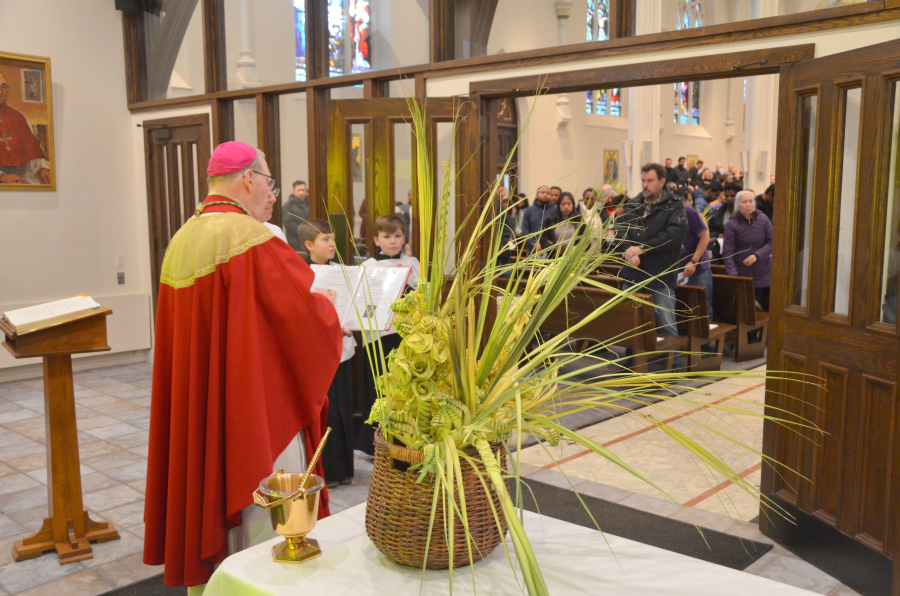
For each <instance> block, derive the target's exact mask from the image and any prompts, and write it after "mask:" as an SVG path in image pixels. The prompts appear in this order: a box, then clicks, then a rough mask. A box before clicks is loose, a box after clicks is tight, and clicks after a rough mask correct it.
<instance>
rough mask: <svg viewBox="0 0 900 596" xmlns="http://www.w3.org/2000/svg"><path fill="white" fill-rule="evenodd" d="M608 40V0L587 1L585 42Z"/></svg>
mask: <svg viewBox="0 0 900 596" xmlns="http://www.w3.org/2000/svg"><path fill="white" fill-rule="evenodd" d="M607 39H609V0H587V41H606V40H607Z"/></svg>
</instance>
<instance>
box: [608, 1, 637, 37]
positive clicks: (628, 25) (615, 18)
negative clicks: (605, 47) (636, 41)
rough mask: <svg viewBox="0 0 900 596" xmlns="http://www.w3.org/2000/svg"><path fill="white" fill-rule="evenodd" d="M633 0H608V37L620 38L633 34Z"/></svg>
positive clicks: (634, 7)
mask: <svg viewBox="0 0 900 596" xmlns="http://www.w3.org/2000/svg"><path fill="white" fill-rule="evenodd" d="M635 10H637V6H636V4H635V0H610V3H609V38H610V39H621V38H623V37H633V36H634V18H635Z"/></svg>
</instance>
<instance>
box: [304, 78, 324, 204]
mask: <svg viewBox="0 0 900 596" xmlns="http://www.w3.org/2000/svg"><path fill="white" fill-rule="evenodd" d="M329 95H330V93H329V91H328V89H323V88H321V87H320V88H312V89H309V90H308V91H307V92H306V115H307V119H306V138H307V147H308V154H307V155H308V162H309V185H308V186H307V188H308V189H309V216H310V217H311V218H313V217H319V218H325V217H327V214H328V153H327V148H326V146H325V145H326V143H323V142H322V140H323V139H325V138H327V137H328V127H327V108H328V104H329Z"/></svg>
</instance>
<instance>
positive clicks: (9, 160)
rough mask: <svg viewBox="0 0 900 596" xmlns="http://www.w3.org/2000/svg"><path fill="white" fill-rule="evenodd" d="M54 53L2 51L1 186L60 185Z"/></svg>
mask: <svg viewBox="0 0 900 596" xmlns="http://www.w3.org/2000/svg"><path fill="white" fill-rule="evenodd" d="M55 165H56V164H55V163H54V161H53V110H52V106H51V103H50V59H49V58H37V57H34V56H20V55H17V54H2V53H0V190H54V189H55V188H56V171H55V169H56V168H55Z"/></svg>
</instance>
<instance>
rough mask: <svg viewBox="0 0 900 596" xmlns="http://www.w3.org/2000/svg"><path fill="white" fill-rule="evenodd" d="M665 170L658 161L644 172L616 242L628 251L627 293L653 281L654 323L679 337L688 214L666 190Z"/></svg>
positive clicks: (650, 287) (649, 287)
mask: <svg viewBox="0 0 900 596" xmlns="http://www.w3.org/2000/svg"><path fill="white" fill-rule="evenodd" d="M665 185H666V169H665V168H664V167H663V166H662V165H660V164H658V163H650V164H646V165H645V166H644V167H642V168H641V186H642V188H643V191H642V192H641V194H640V195H639V196H637V197H635V198H633V199H631V201H629V202H628V205H627V206H626V207H625V212H624V213H623V214H622V215H620V216H619V218H618V219H617V220H616V225H615V229H616V238H617V239H619V240H620V247H621V248H624V249H625V257H624V258H625V261H626V263H628V265H627V266H625V267H623V268H622V273H621V275H622V279H623V281H624V283H623V284H622V288H623V289H628V288H629V287H631V286H634V285H635V284H637V283H640V282H644V281H646V280H648V279H651V280H652V281H650V282H649V283H648V284H647V285H646V286H645V288H646V291H649V292H650V293H652V294H653V302H654V304H655V305H656V324H657V326H658V327H659V333H660V334H663V335H678V329H677V327H676V326H675V285H676V282H677V278H678V273H677V271H676V270H675V264H676V263H678V260H679V259H680V257H681V246H682V244H683V243H684V236H685V234H687V229H688V223H687V216H686V215H685V213H684V204H683V203H682V202H681V199H680V198H679V197H678V196H677V195H675V194H673V193H670V192H668V191H666V190H665Z"/></svg>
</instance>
